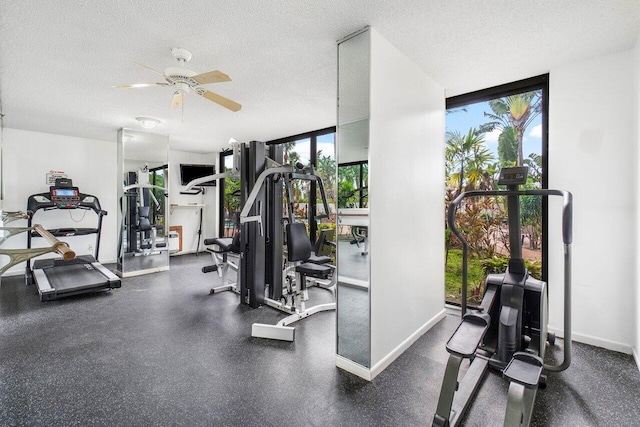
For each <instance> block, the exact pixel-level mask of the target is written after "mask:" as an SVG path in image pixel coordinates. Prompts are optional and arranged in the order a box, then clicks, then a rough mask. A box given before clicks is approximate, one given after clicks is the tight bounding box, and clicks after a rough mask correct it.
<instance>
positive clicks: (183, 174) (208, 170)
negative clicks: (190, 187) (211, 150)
mask: <svg viewBox="0 0 640 427" xmlns="http://www.w3.org/2000/svg"><path fill="white" fill-rule="evenodd" d="M215 173H216V167H215V166H214V165H185V164H180V184H182V185H187V184H188V183H190V182H191V181H193V180H194V179H198V178H202V177H203V176H209V175H214V174H215ZM215 185H216V181H215V180H213V181H208V182H205V183H203V184H198V186H203V187H205V186H206V187H215Z"/></svg>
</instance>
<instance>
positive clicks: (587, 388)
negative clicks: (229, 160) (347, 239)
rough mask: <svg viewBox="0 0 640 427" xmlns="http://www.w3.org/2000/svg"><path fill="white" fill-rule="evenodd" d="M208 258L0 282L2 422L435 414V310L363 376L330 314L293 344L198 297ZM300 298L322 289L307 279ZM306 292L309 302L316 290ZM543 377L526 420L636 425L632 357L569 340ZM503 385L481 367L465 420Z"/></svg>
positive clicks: (316, 421) (231, 308) (494, 417)
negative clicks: (483, 375)
mask: <svg viewBox="0 0 640 427" xmlns="http://www.w3.org/2000/svg"><path fill="white" fill-rule="evenodd" d="M209 262H210V257H208V256H204V254H201V255H200V256H199V257H196V256H193V255H188V256H181V257H174V258H172V259H171V271H169V272H162V273H156V274H152V275H147V276H140V277H134V278H129V279H125V280H124V281H123V284H122V288H121V289H118V290H114V291H112V292H107V293H103V294H97V295H85V296H79V297H71V298H68V299H66V300H60V301H53V302H48V303H41V302H40V301H39V298H38V296H37V293H36V291H35V290H34V288H33V287H28V288H27V287H25V285H24V284H23V281H22V279H21V278H6V279H2V283H1V286H0V425H2V426H69V425H82V426H151V425H153V426H213V425H215V426H300V425H310V426H323V427H326V426H373V425H375V426H420V425H429V424H430V423H431V419H432V417H433V413H434V411H435V407H436V403H437V399H438V394H439V388H440V383H441V381H442V376H443V374H444V366H445V363H446V360H447V353H446V351H445V349H444V344H445V342H446V340H447V339H448V338H449V335H450V334H451V333H452V331H453V330H454V329H455V327H456V326H457V318H456V317H455V316H447V318H446V319H444V320H443V321H442V322H440V323H439V324H438V325H436V326H435V327H434V328H433V329H431V330H430V331H429V332H427V333H426V334H425V335H424V336H423V337H422V338H420V339H419V340H418V341H417V342H416V343H415V344H414V345H413V346H412V347H411V348H410V349H408V350H407V351H406V352H405V353H404V354H403V355H402V356H400V357H399V358H398V359H397V360H396V361H395V362H394V363H393V364H391V366H389V367H388V368H387V369H386V370H385V371H383V372H382V373H381V374H380V375H379V376H378V377H377V378H376V379H375V380H374V381H372V382H370V383H368V382H366V381H364V380H361V379H359V378H357V377H354V376H352V375H350V374H348V373H346V372H343V371H341V370H339V369H338V368H336V367H335V346H336V344H335V343H336V339H335V334H336V323H335V313H334V312H325V313H319V314H317V315H314V316H312V317H310V318H308V319H305V320H303V321H301V322H299V324H297V326H296V341H295V342H294V343H287V342H274V341H268V340H263V339H256V338H251V336H250V335H251V324H252V323H253V322H262V323H275V322H276V321H277V320H279V319H281V318H282V317H284V314H281V313H279V312H277V311H275V310H273V309H271V308H259V309H255V310H251V309H249V308H247V307H245V306H240V305H239V304H238V296H237V295H235V294H233V293H231V292H225V293H222V294H217V295H209V294H208V291H209V288H210V287H211V286H212V284H213V282H214V281H217V280H219V279H217V276H216V275H215V273H209V274H207V275H204V274H202V273H201V272H200V268H201V267H202V266H203V265H206V264H209ZM312 291H313V293H312V295H311V297H312V301H311V304H314V303H316V302H325V301H326V299H327V298H330V293H328V292H327V291H324V290H321V289H312ZM314 298H315V299H314ZM573 360H574V361H573V365H572V366H571V368H570V369H569V370H568V371H566V372H563V373H560V374H550V375H549V380H548V387H547V389H546V390H541V391H540V392H539V394H538V400H537V402H536V407H535V411H534V412H535V413H534V419H533V425H536V426H542V425H549V426H568V425H572V426H598V425H602V426H605V425H607V426H608V425H616V426H631V425H638V420H640V373H639V372H638V368H637V367H636V366H635V364H634V361H633V359H632V357H631V356H628V355H623V354H619V353H614V352H611V351H607V350H602V349H598V348H593V347H589V346H586V345H581V344H576V345H575V346H574V358H573ZM506 390H507V385H506V383H505V382H504V381H503V380H502V379H501V378H499V377H498V376H497V375H495V374H491V375H489V376H488V377H487V379H486V380H485V382H484V384H483V385H482V387H481V390H480V394H479V396H478V399H477V400H476V402H475V403H474V404H473V406H472V407H471V410H470V414H469V416H468V417H467V419H466V422H465V425H468V426H483V427H485V426H493V425H501V423H502V421H501V417H502V416H503V412H504V405H505V397H506Z"/></svg>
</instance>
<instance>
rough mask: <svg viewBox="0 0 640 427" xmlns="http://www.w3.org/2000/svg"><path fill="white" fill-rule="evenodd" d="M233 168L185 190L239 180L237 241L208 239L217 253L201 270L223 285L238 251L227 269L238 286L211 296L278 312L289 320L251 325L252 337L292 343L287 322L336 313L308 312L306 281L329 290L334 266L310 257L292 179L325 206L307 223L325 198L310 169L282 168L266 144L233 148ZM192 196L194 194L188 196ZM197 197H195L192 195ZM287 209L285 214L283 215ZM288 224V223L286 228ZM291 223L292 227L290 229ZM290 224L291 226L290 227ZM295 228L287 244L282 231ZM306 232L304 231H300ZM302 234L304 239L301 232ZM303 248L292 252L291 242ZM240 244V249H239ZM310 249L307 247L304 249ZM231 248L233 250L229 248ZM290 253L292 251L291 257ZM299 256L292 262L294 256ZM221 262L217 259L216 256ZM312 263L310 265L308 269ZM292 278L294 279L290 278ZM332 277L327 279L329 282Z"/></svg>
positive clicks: (273, 149) (275, 148) (279, 150)
mask: <svg viewBox="0 0 640 427" xmlns="http://www.w3.org/2000/svg"><path fill="white" fill-rule="evenodd" d="M233 157H234V162H233V169H232V170H231V171H230V172H224V173H219V174H215V175H210V176H206V177H203V178H199V179H197V180H194V181H192V182H190V183H189V184H188V185H187V186H186V189H185V192H189V191H193V190H194V188H197V186H198V184H201V183H203V182H208V181H212V180H215V179H223V178H230V177H233V178H240V182H241V184H240V185H241V205H242V206H243V209H242V212H241V213H240V238H239V242H238V241H237V240H238V239H237V238H236V242H235V243H234V244H232V239H229V238H227V239H224V238H217V239H207V240H205V243H206V244H212V245H216V246H217V247H218V249H211V250H210V251H211V252H212V253H213V257H214V265H212V266H207V267H205V268H203V272H209V271H216V270H217V271H218V272H219V273H220V272H221V270H223V271H224V273H222V274H221V276H222V277H223V281H224V282H226V276H227V273H228V271H229V265H228V264H229V261H228V259H227V258H226V257H227V256H228V254H229V253H230V252H234V253H236V252H237V253H239V255H240V266H239V268H238V266H237V265H235V264H234V265H233V266H231V269H234V270H237V271H238V280H237V282H238V281H239V284H238V283H237V282H236V283H234V284H232V285H227V284H226V283H223V285H222V286H219V287H217V288H214V289H212V291H211V293H216V292H220V291H223V290H233V291H235V292H237V293H239V294H240V302H241V303H242V304H247V305H249V306H250V307H251V308H258V307H260V306H262V305H268V306H270V307H273V308H276V309H278V310H281V311H283V312H285V313H287V314H289V316H288V317H286V318H285V319H283V320H282V321H281V322H279V323H278V324H277V325H262V324H254V325H253V329H252V335H253V336H255V337H262V338H272V339H281V340H286V341H293V339H294V328H293V327H290V326H288V325H289V324H291V323H293V322H295V321H297V320H300V319H302V318H305V317H308V316H310V315H312V314H314V313H317V312H320V311H326V310H335V303H329V304H320V305H317V306H314V307H311V308H306V306H305V302H306V300H307V297H308V292H307V289H306V288H307V278H309V279H314V280H313V282H312V283H314V284H317V285H318V286H320V287H323V288H326V289H329V290H332V291H333V289H334V285H335V274H333V272H334V270H335V269H334V268H333V266H330V265H328V264H327V261H329V260H328V259H327V258H325V259H322V260H319V259H318V258H312V259H313V262H306V261H309V259H310V254H309V255H307V252H309V251H310V248H311V242H310V240H309V237H308V236H307V234H306V228H305V227H301V225H304V224H302V223H296V218H295V215H294V198H293V186H292V182H293V181H294V180H306V181H310V182H313V183H315V184H316V188H317V189H318V191H319V193H320V196H321V198H322V202H323V205H324V212H325V213H324V214H322V215H315V216H314V217H313V218H309V221H310V222H311V221H315V220H317V219H319V218H323V217H326V216H327V215H328V213H329V207H328V204H327V200H326V195H325V191H324V186H323V183H322V179H321V178H320V177H319V176H318V175H317V174H316V173H315V170H314V169H313V168H312V167H311V168H304V167H302V166H300V165H297V166H294V165H283V164H282V159H283V151H282V147H278V146H268V147H267V146H266V144H265V143H264V142H260V141H252V142H250V143H248V144H246V143H245V144H240V143H235V144H234V156H233ZM283 189H284V190H286V201H287V203H286V207H284V209H283V206H285V205H284V199H283ZM190 194H193V193H190ZM196 194H197V193H196ZM283 210H286V212H287V216H286V217H285V216H284V215H283ZM287 223H288V224H287ZM294 223H295V225H294ZM290 226H291V227H290ZM285 229H286V230H290V229H293V230H296V231H295V232H290V233H287V235H288V236H289V239H291V236H294V237H293V239H294V241H287V242H285V233H284V230H285ZM303 229H304V230H303ZM300 230H303V231H304V235H303V234H302V233H301V232H300ZM285 243H286V244H287V246H288V248H289V250H288V251H287V260H288V262H285V261H284V260H285V252H284V246H285ZM292 243H293V244H294V245H295V247H296V248H298V247H299V246H298V243H299V244H300V245H301V246H302V250H298V249H292V246H291V244H292ZM238 244H239V247H237V246H238ZM307 246H308V247H307ZM232 247H233V248H235V249H233V250H231V248H232ZM289 252H291V253H289ZM293 252H295V255H296V256H300V257H302V258H300V259H296V260H295V261H293V259H292V256H293V255H294V254H293ZM221 254H222V255H223V256H224V261H221V260H220V255H221ZM312 264H313V265H312ZM294 277H295V278H294ZM329 277H331V278H329Z"/></svg>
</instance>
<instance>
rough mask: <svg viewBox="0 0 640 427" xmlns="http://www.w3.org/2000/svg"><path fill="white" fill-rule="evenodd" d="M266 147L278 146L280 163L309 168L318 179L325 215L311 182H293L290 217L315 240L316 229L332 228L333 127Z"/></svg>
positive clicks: (334, 165)
mask: <svg viewBox="0 0 640 427" xmlns="http://www.w3.org/2000/svg"><path fill="white" fill-rule="evenodd" d="M267 144H268V145H275V144H281V145H282V147H283V153H284V154H283V163H286V164H292V165H295V164H298V163H299V164H300V165H302V166H304V167H307V166H313V167H314V168H315V171H316V174H317V175H318V176H319V177H320V178H321V180H322V183H323V187H324V191H325V196H326V198H327V204H328V205H329V212H324V207H323V203H322V198H321V195H320V192H319V189H318V187H317V185H316V184H315V183H314V182H313V181H304V180H294V182H293V193H294V196H293V198H294V214H295V216H296V218H298V219H300V220H303V221H307V222H308V224H309V237H310V238H311V239H312V240H313V241H315V240H316V238H317V237H318V232H319V231H320V230H323V229H327V228H334V227H335V212H336V204H337V203H336V202H337V201H336V190H335V185H336V156H335V127H331V128H326V129H321V130H317V131H312V132H308V133H304V134H300V135H294V136H290V137H286V138H281V139H278V140H274V141H269V142H268V143H267Z"/></svg>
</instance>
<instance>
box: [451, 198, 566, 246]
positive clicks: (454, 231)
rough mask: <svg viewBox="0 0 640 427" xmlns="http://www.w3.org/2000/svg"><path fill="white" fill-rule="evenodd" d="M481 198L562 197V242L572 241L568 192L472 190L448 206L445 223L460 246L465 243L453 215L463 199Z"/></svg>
mask: <svg viewBox="0 0 640 427" xmlns="http://www.w3.org/2000/svg"><path fill="white" fill-rule="evenodd" d="M483 196H562V199H563V206H562V241H563V243H564V244H565V245H570V244H571V242H572V240H573V195H572V194H571V193H570V192H569V191H565V190H547V189H545V190H473V191H467V192H465V193H462V194H460V195H459V196H458V197H456V199H455V200H454V201H453V202H451V205H449V211H448V212H447V214H448V215H447V223H448V224H449V228H450V229H451V231H452V232H453V234H455V235H456V237H457V238H459V239H460V241H461V242H462V244H463V245H464V246H466V244H467V242H466V240H464V238H463V237H462V235H461V234H460V232H459V231H458V229H457V228H456V225H455V221H454V219H455V214H456V210H457V209H458V205H460V202H462V200H463V199H466V198H469V197H483Z"/></svg>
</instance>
